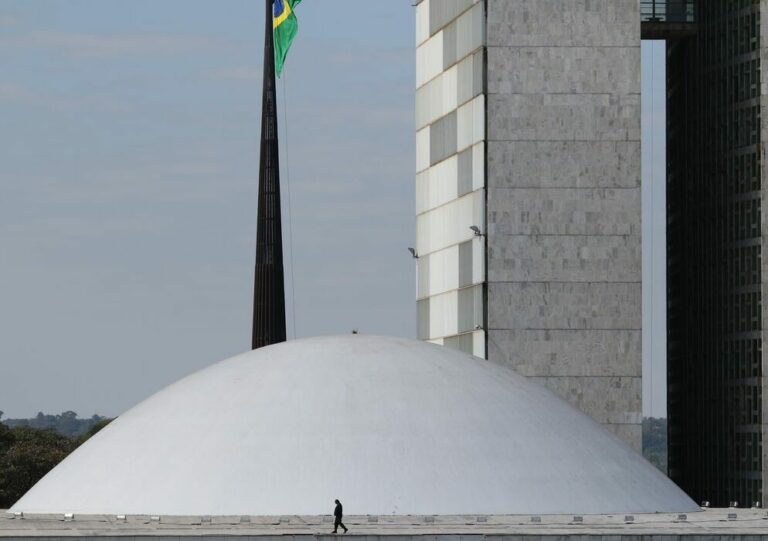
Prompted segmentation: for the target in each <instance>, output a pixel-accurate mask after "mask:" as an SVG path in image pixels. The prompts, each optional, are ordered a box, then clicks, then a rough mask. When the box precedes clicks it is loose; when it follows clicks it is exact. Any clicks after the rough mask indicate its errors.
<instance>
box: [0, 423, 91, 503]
mask: <svg viewBox="0 0 768 541" xmlns="http://www.w3.org/2000/svg"><path fill="white" fill-rule="evenodd" d="M0 430H2V429H0ZM8 433H10V437H9V436H8ZM0 434H2V435H0V438H2V439H3V443H2V444H0V508H3V509H7V508H8V507H10V506H11V505H13V503H15V502H16V500H18V499H19V498H21V496H23V495H24V493H25V492H27V491H28V490H29V489H30V488H32V486H33V485H34V484H35V483H37V481H39V480H40V479H41V478H42V477H43V476H44V475H45V474H46V473H48V472H49V471H50V470H51V469H53V467H54V466H56V465H57V464H58V463H59V462H61V461H62V460H63V459H64V458H65V457H66V456H67V455H68V454H69V453H70V452H72V450H73V449H74V448H75V447H76V446H77V445H76V443H75V442H74V441H73V440H72V439H71V438H68V437H66V436H62V435H61V434H57V433H56V432H54V431H53V430H41V429H36V428H31V427H16V428H14V429H12V430H8V431H7V432H5V433H0Z"/></svg>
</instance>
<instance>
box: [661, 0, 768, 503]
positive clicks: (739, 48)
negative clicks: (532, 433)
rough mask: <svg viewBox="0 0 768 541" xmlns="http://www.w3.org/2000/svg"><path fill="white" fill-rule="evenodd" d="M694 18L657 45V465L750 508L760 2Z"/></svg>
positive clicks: (758, 480)
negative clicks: (661, 222)
mask: <svg viewBox="0 0 768 541" xmlns="http://www.w3.org/2000/svg"><path fill="white" fill-rule="evenodd" d="M697 8H698V9H697V12H696V32H695V33H694V34H693V35H691V36H688V37H680V38H676V39H669V40H668V45H667V56H668V58H667V86H668V111H669V113H668V160H667V161H668V178H667V223H668V226H667V237H668V245H667V249H668V256H667V260H668V280H667V288H668V291H667V298H668V358H667V363H668V383H669V389H668V396H669V400H668V412H669V413H668V414H669V467H670V476H671V477H672V479H673V480H675V481H676V482H677V483H678V484H679V485H680V486H681V487H683V488H684V489H685V490H686V491H687V492H688V493H689V494H690V495H691V496H692V497H693V498H694V499H696V500H709V501H710V502H711V503H712V504H713V505H719V506H722V505H727V504H728V502H729V501H734V500H735V501H738V502H740V503H742V504H751V503H752V502H756V501H761V500H762V501H764V502H765V491H764V489H763V487H765V486H766V482H768V468H766V466H767V465H768V448H766V446H765V443H764V442H765V440H766V431H767V430H768V425H767V424H766V419H768V401H765V400H764V399H763V398H764V390H765V389H766V380H765V376H764V374H765V372H766V362H767V361H766V357H765V355H764V353H763V338H764V336H765V334H764V333H765V332H766V329H765V323H764V321H765V320H766V318H764V317H763V310H764V309H765V304H764V303H763V293H765V292H766V290H763V287H762V286H763V284H765V283H766V282H768V267H767V266H766V265H765V263H763V261H762V247H763V241H764V240H765V239H766V237H765V235H766V234H768V229H766V222H765V220H764V219H763V217H762V212H761V203H762V195H763V193H765V191H764V190H765V188H764V187H763V185H762V178H763V175H764V174H765V163H764V159H763V157H764V152H765V148H764V147H763V141H764V138H763V137H762V133H765V130H766V127H767V126H766V123H765V119H766V118H768V115H766V114H765V107H766V105H768V101H766V98H767V97H768V87H767V86H766V83H765V80H762V81H761V72H762V71H763V70H762V62H763V60H764V59H766V58H767V57H766V53H768V50H767V49H766V41H765V39H764V32H765V31H766V28H768V22H767V21H765V20H763V16H764V15H766V14H768V1H766V0H749V1H745V0H741V1H734V0H729V1H717V2H713V1H700V2H698V6H697ZM761 29H762V32H761ZM765 503H768V502H765Z"/></svg>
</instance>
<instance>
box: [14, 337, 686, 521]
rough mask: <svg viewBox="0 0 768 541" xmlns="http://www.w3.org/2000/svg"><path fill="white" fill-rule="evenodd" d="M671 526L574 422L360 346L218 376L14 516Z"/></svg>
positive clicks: (454, 374)
mask: <svg viewBox="0 0 768 541" xmlns="http://www.w3.org/2000/svg"><path fill="white" fill-rule="evenodd" d="M334 498H339V499H340V500H341V501H342V502H343V503H344V505H345V511H346V513H348V514H374V515H389V514H397V515H406V514H443V515H451V514H518V513H519V514H534V513H535V514H549V513H583V514H588V513H622V512H632V513H642V512H685V511H694V510H698V507H697V506H696V505H695V504H694V503H693V502H692V501H691V500H690V499H689V498H688V497H687V496H686V495H685V494H684V493H683V492H682V491H681V490H680V489H678V488H677V487H676V486H675V485H674V484H673V483H672V482H670V481H669V480H668V479H667V478H666V477H665V476H664V475H662V474H661V473H659V472H658V471H657V470H656V469H655V468H654V467H653V466H652V465H651V464H650V463H648V462H647V461H645V460H644V459H643V458H642V457H641V456H640V455H638V454H637V453H635V452H634V451H632V450H631V449H629V448H628V447H627V446H625V445H624V444H623V443H622V442H621V441H619V439H618V438H616V437H614V436H613V435H612V434H610V433H608V432H607V431H605V430H604V429H603V428H602V427H600V426H599V425H598V424H597V423H595V422H594V421H592V420H591V419H590V418H589V417H587V416H586V415H584V414H582V413H581V412H579V411H577V410H576V409H574V408H573V407H571V406H570V405H568V404H567V403H566V402H564V401H563V400H561V399H560V398H558V397H556V396H555V395H554V394H552V393H551V392H549V391H548V390H546V389H544V388H542V387H540V386H538V385H536V384H534V383H532V382H529V381H528V380H526V379H525V378H524V377H522V376H520V375H518V374H517V373H515V372H514V371H512V370H510V369H508V368H505V367H501V366H497V365H494V364H492V363H490V362H488V361H484V360H481V359H478V358H476V357H472V356H469V355H466V354H463V353H459V352H457V351H453V350H450V349H447V348H443V347H440V346H435V345H431V344H426V343H422V342H416V341H411V340H401V339H394V338H383V337H374V336H362V335H348V336H341V337H326V338H312V339H306V340H296V341H291V342H286V343H283V344H279V345H275V346H271V347H266V348H262V349H259V350H256V351H251V352H248V353H244V354H242V355H238V356H236V357H233V358H231V359H228V360H225V361H222V362H219V363H217V364H214V365H212V366H210V367H209V368H206V369H204V370H201V371H199V372H197V373H195V374H192V375H191V376H188V377H186V378H184V379H182V380H180V381H179V382H177V383H174V384H173V385H170V386H169V387H167V388H165V389H163V390H162V391H160V392H158V393H157V394H155V395H154V396H152V397H150V398H149V399H147V400H145V401H144V402H142V403H140V404H139V405H138V406H136V407H134V408H133V409H131V410H130V411H128V412H127V413H125V414H123V415H121V416H120V417H119V418H118V419H117V420H115V421H114V422H113V423H111V424H110V425H109V426H107V427H106V428H105V429H104V430H102V431H101V432H100V433H99V434H98V435H96V436H95V437H93V438H92V439H91V440H89V441H88V442H87V443H86V444H85V445H83V446H82V447H81V448H79V449H78V450H77V451H75V452H74V453H73V454H72V455H71V456H70V457H68V458H67V459H66V460H64V461H63V462H62V463H61V464H60V465H59V466H57V467H56V468H55V469H54V470H53V471H51V472H50V473H49V474H48V475H47V476H46V477H45V478H43V479H42V480H41V481H40V482H39V483H38V484H37V485H35V486H34V487H33V488H32V489H31V490H30V491H29V492H28V493H27V494H26V495H25V496H24V497H23V498H22V499H21V500H19V501H18V502H17V503H16V505H15V506H14V507H13V509H12V510H13V511H24V512H28V513H44V512H73V513H88V514H91V513H97V514H101V513H104V514H159V515H201V514H203V515H237V514H250V515H296V514H298V515H319V514H328V513H330V511H331V510H332V506H333V500H334Z"/></svg>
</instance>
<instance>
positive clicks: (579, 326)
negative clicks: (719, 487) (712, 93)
mask: <svg viewBox="0 0 768 541" xmlns="http://www.w3.org/2000/svg"><path fill="white" fill-rule="evenodd" d="M487 9H488V14H487V16H488V19H487V20H488V30H487V36H486V40H487V57H488V65H487V78H488V83H487V103H488V117H487V126H488V127H487V147H488V169H487V179H486V183H487V189H488V206H487V223H488V226H487V227H488V236H487V250H488V256H487V261H488V263H487V265H488V275H487V280H488V282H487V283H488V298H487V303H488V322H487V333H488V358H489V359H491V360H494V361H499V362H503V363H507V364H509V365H511V366H513V367H515V368H516V369H517V370H518V371H520V372H521V373H523V374H525V375H527V376H530V377H532V378H534V379H535V380H537V381H539V382H540V383H542V384H543V385H545V386H546V387H548V388H550V389H551V390H553V391H554V392H556V393H557V394H559V395H560V396H562V397H563V398H565V399H566V400H568V401H569V402H571V403H572V404H574V405H576V406H578V407H579V408H581V409H582V410H583V411H585V412H587V413H589V414H590V415H592V417H594V418H595V419H596V420H598V421H599V422H601V423H603V424H604V425H605V426H606V427H607V428H609V429H610V430H612V431H613V432H615V433H616V434H618V435H619V436H621V437H622V438H623V439H625V440H626V441H627V442H628V443H630V444H631V445H632V446H633V447H635V448H636V449H638V450H639V449H640V448H641V437H642V433H641V428H642V426H641V423H642V408H641V401H642V378H641V371H642V357H641V336H640V333H641V318H642V312H641V274H642V273H641V237H640V233H641V232H640V10H639V6H638V2H637V1H636V0H572V1H569V2H563V1H562V0H511V1H510V0H488V2H487Z"/></svg>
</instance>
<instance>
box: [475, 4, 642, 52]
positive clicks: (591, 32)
mask: <svg viewBox="0 0 768 541" xmlns="http://www.w3.org/2000/svg"><path fill="white" fill-rule="evenodd" d="M639 43H640V0H568V1H567V2H563V0H510V1H507V0H489V1H488V46H489V47H495V46H508V47H525V46H531V47H552V46H553V45H554V46H557V47H639V45H638V44H639Z"/></svg>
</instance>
